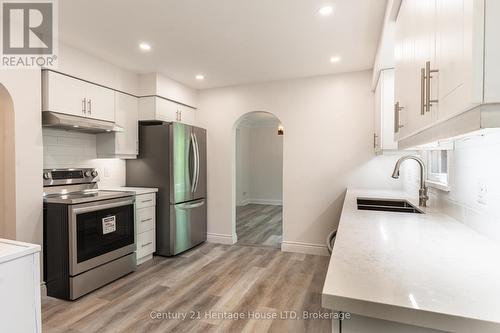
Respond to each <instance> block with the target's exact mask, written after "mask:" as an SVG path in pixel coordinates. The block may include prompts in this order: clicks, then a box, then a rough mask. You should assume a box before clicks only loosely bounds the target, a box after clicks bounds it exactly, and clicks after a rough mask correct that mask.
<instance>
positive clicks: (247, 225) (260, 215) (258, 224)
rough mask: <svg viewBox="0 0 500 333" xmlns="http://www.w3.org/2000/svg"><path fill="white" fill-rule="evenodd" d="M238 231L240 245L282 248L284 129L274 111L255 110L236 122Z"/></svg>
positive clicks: (235, 184) (235, 204) (236, 208)
mask: <svg viewBox="0 0 500 333" xmlns="http://www.w3.org/2000/svg"><path fill="white" fill-rule="evenodd" d="M234 132H235V135H234V137H235V175H234V191H235V196H234V197H235V200H234V203H233V204H234V212H235V225H234V228H235V229H234V230H235V231H236V235H237V240H238V241H237V244H239V245H246V246H263V247H273V248H281V242H282V237H283V136H284V133H283V128H282V124H281V121H280V120H279V119H278V118H277V117H276V116H274V115H273V114H272V113H269V112H263V111H255V112H250V113H247V114H245V115H243V116H242V117H240V118H239V119H238V120H237V121H236V123H235V125H234Z"/></svg>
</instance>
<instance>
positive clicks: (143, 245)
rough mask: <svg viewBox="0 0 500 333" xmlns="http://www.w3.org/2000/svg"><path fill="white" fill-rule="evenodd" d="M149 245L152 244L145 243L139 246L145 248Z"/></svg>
mask: <svg viewBox="0 0 500 333" xmlns="http://www.w3.org/2000/svg"><path fill="white" fill-rule="evenodd" d="M151 244H153V242H147V243H146V244H142V245H141V246H142V247H146V246H148V245H151Z"/></svg>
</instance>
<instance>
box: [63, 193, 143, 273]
mask: <svg viewBox="0 0 500 333" xmlns="http://www.w3.org/2000/svg"><path fill="white" fill-rule="evenodd" d="M134 204H135V198H134V197H126V198H120V199H113V200H104V201H96V202H90V203H85V204H78V205H74V206H70V208H69V212H68V214H69V258H70V265H69V266H70V267H69V269H70V275H72V276H75V275H78V274H80V273H83V272H85V271H88V270H89V269H92V268H94V267H97V266H100V265H102V264H105V263H107V262H110V261H112V260H114V259H118V258H120V257H122V256H124V255H127V254H129V253H132V252H134V251H135V247H136V245H135V232H134V227H135V214H134V212H135V207H134Z"/></svg>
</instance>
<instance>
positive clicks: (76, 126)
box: [42, 111, 123, 133]
mask: <svg viewBox="0 0 500 333" xmlns="http://www.w3.org/2000/svg"><path fill="white" fill-rule="evenodd" d="M42 126H43V127H51V128H60V129H66V130H72V131H78V132H85V133H106V132H123V128H122V127H120V126H118V125H116V124H115V123H114V122H111V121H105V120H98V119H91V118H84V117H78V116H72V115H68V114H62V113H57V112H52V111H43V112H42Z"/></svg>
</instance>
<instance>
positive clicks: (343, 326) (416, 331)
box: [332, 314, 444, 333]
mask: <svg viewBox="0 0 500 333" xmlns="http://www.w3.org/2000/svg"><path fill="white" fill-rule="evenodd" d="M332 332H333V333H444V331H437V330H434V329H431V328H425V327H419V326H413V325H407V324H402V323H396V322H394V321H388V320H383V319H378V318H370V317H364V316H359V315H355V314H351V316H350V319H345V320H342V322H340V321H338V320H336V319H334V320H333V321H332Z"/></svg>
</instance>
